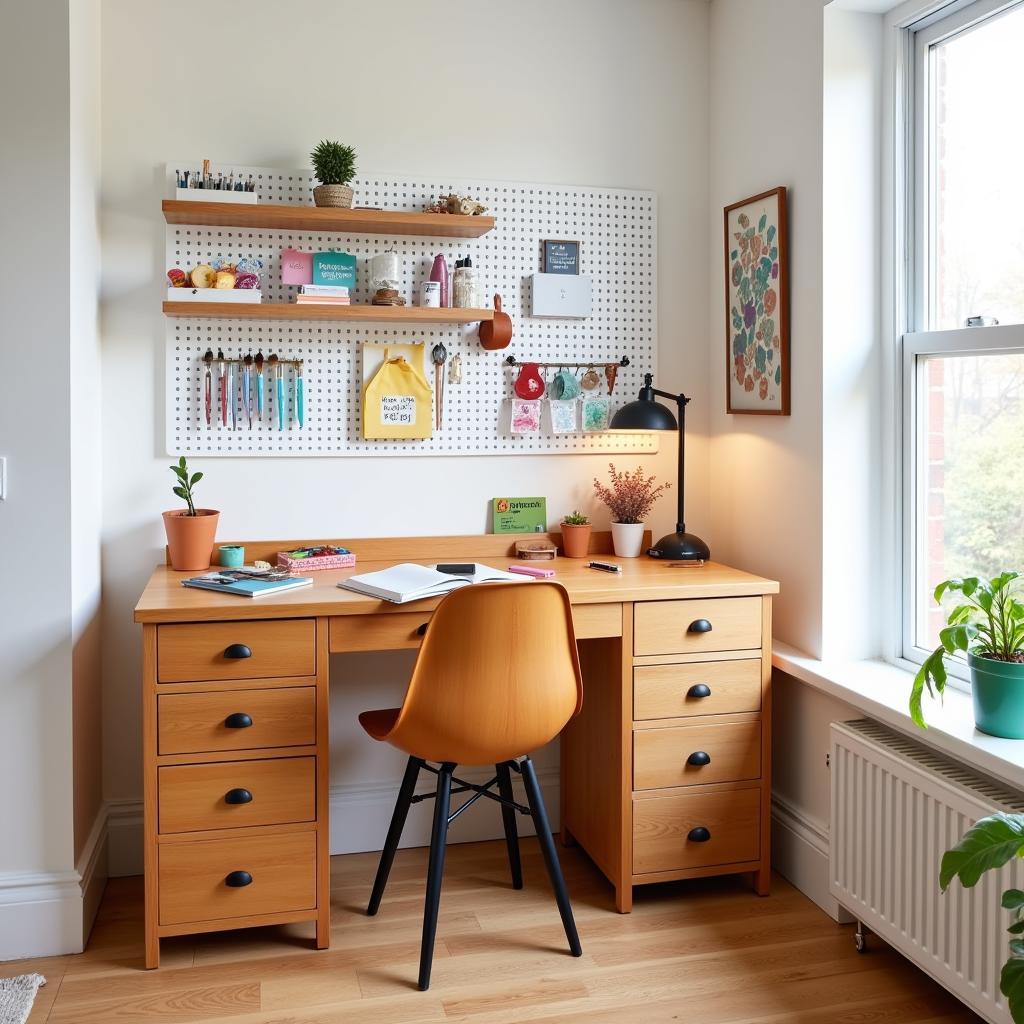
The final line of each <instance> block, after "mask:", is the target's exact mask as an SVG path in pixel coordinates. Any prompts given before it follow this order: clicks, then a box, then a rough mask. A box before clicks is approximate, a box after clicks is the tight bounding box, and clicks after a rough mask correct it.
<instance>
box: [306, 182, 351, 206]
mask: <svg viewBox="0 0 1024 1024" xmlns="http://www.w3.org/2000/svg"><path fill="white" fill-rule="evenodd" d="M352 195H353V193H352V189H350V188H349V187H348V185H317V187H316V188H315V189H313V202H314V203H316V205H317V206H335V207H341V208H342V209H345V210H349V209H351V208H352Z"/></svg>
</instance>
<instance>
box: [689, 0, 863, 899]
mask: <svg viewBox="0 0 1024 1024" xmlns="http://www.w3.org/2000/svg"><path fill="white" fill-rule="evenodd" d="M752 54H764V55H766V59H765V61H760V60H753V59H750V57H751V55H752ZM880 61H881V17H880V16H879V15H867V14H856V13H852V12H849V11H842V10H834V9H832V7H830V6H826V5H824V4H823V3H822V0H786V2H785V3H772V4H766V3H762V2H760V0H714V2H713V3H712V6H711V97H712V99H711V104H712V115H711V175H710V182H711V185H710V218H711V234H710V265H711V272H712V282H711V289H710V295H711V306H710V313H709V316H710V325H711V337H712V339H713V345H712V362H711V387H712V394H715V393H716V389H717V393H719V394H721V390H720V384H721V381H722V380H723V378H724V375H725V331H724V310H723V308H722V298H721V296H722V295H723V293H724V281H723V279H722V273H723V263H724V261H723V258H722V245H723V240H722V223H721V218H722V208H723V207H724V206H725V205H726V204H728V203H731V202H735V201H736V200H739V199H742V198H744V197H745V196H748V195H754V194H756V193H758V192H762V191H765V190H766V189H769V188H773V187H775V186H777V185H785V186H786V188H787V189H788V190H789V192H788V200H789V215H790V221H789V228H790V302H791V307H790V308H791V319H790V325H791V329H790V346H791V367H792V403H791V405H792V415H791V416H789V417H767V416H765V417H758V416H729V415H727V414H726V413H725V408H724V400H718V401H715V402H714V405H713V408H712V411H711V423H710V430H711V446H710V463H709V465H710V475H711V487H710V490H711V505H712V511H713V522H714V530H713V533H712V536H711V546H712V548H713V549H714V551H715V555H716V557H719V558H722V559H723V560H725V561H728V562H732V563H734V564H736V565H740V566H743V567H744V568H747V569H751V570H753V571H755V572H760V573H763V574H764V575H766V576H770V577H772V578H774V579H777V580H779V581H780V583H781V592H780V594H779V596H778V597H777V598H776V599H775V626H774V634H775V636H776V637H777V638H778V639H781V640H783V641H785V642H787V643H789V644H792V645H793V646H795V647H798V648H800V649H802V650H804V651H806V652H808V653H810V654H812V655H815V656H817V657H825V656H827V657H829V658H834V659H843V658H864V657H871V656H877V655H878V654H879V653H880V651H881V647H880V643H881V640H880V629H879V618H880V612H879V610H878V602H877V601H873V600H872V596H873V593H874V590H873V580H872V578H871V576H872V573H873V572H874V571H875V570H876V569H877V564H876V563H875V562H873V561H872V553H874V554H875V555H876V556H877V554H878V552H879V551H880V548H879V546H878V538H879V535H880V531H879V520H880V496H879V490H878V488H879V480H880V476H881V474H880V454H881V452H880V440H879V428H878V420H879V408H878V402H879V392H880V386H879V367H880V359H881V353H880V340H879V284H880V271H879V264H878V252H879V237H880V224H879V212H878V211H879V180H880V152H879V147H880V139H881V132H880V127H879V114H880V103H881V95H880V81H881V66H880ZM766 69H767V71H766ZM766 73H767V75H768V76H769V80H768V81H766V80H765V78H764V76H765V74H766ZM752 93H759V94H761V95H764V96H765V97H767V98H769V99H770V102H769V103H767V104H761V103H750V102H748V100H749V97H750V95H751V94H752ZM747 153H755V154H756V158H755V159H746V158H745V157H744V156H743V154H747ZM872 545H874V546H872ZM773 714H774V722H775V738H774V746H775V759H774V778H773V794H774V798H775V802H776V807H775V815H774V817H775V821H774V828H773V835H774V838H775V846H774V850H773V858H774V861H775V864H776V867H777V868H778V869H779V870H780V871H782V872H783V873H784V874H786V875H787V876H788V877H789V878H790V879H791V880H792V881H794V882H795V883H796V884H797V885H798V886H799V887H800V888H801V889H803V890H804V891H805V892H806V893H807V894H808V895H810V896H811V897H812V898H813V899H815V900H816V902H818V903H819V904H820V905H821V906H822V907H823V908H824V909H826V910H827V911H828V912H829V913H832V914H833V915H836V914H837V906H836V903H835V901H834V900H833V899H832V898H831V897H830V896H829V895H828V879H827V850H828V819H829V786H828V769H827V768H826V764H825V756H826V754H827V752H828V749H829V735H828V728H829V724H830V722H832V721H835V720H843V719H848V718H853V717H858V715H857V712H856V711H855V710H854V709H852V708H849V707H847V706H846V705H844V704H842V703H840V702H838V701H834V700H831V699H830V698H827V697H825V696H823V695H821V694H817V693H814V692H812V691H810V690H809V689H808V688H807V687H805V686H804V685H803V684H801V683H799V682H798V681H796V680H794V679H791V678H789V677H786V676H783V675H781V674H779V673H776V679H775V694H774V711H773Z"/></svg>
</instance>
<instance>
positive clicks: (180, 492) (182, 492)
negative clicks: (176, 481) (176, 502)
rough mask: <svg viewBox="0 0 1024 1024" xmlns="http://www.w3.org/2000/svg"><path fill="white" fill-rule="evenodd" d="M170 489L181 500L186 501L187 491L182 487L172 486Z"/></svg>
mask: <svg viewBox="0 0 1024 1024" xmlns="http://www.w3.org/2000/svg"><path fill="white" fill-rule="evenodd" d="M171 489H172V490H173V491H174V493H175V494H176V495H177V496H178V497H179V498H181V500H182V501H188V492H187V491H186V490H185V488H184V487H173V488H171Z"/></svg>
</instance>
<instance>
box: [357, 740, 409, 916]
mask: <svg viewBox="0 0 1024 1024" xmlns="http://www.w3.org/2000/svg"><path fill="white" fill-rule="evenodd" d="M422 767H423V762H422V761H421V760H420V759H419V758H418V757H410V758H409V761H408V763H407V764H406V766H405V776H404V777H403V778H402V786H401V788H400V789H399V790H398V799H397V800H396V801H395V810H394V813H393V814H392V815H391V825H390V826H389V828H388V837H387V839H385V840H384V849H383V850H381V852H380V863H379V864H378V865H377V877H376V878H375V879H374V880H373V892H372V893H371V894H370V903H369V906H368V907H367V908H366V913H367V914H369V915H370V916H371V917H372V916H373V915H374V914H376V913H377V911H378V910H379V909H380V901H381V897H382V896H383V895H384V887H385V886H386V885H387V884H388V875H389V874H391V865H392V864H393V863H394V861H395V851H396V850H397V849H398V843H399V840H400V839H401V838H402V829H404V828H405V819H406V818H407V817H408V816H409V805H410V804H411V803H412V796H413V793H414V791H415V789H416V779H417V778H418V777H419V774H420V768H422Z"/></svg>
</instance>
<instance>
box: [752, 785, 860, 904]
mask: <svg viewBox="0 0 1024 1024" xmlns="http://www.w3.org/2000/svg"><path fill="white" fill-rule="evenodd" d="M828 853H829V834H828V825H827V824H826V823H825V822H823V821H818V820H817V819H815V818H812V817H810V816H809V815H807V814H805V813H803V812H802V811H801V810H800V809H799V808H797V807H796V806H794V805H793V804H791V803H789V802H788V801H786V800H784V799H783V798H782V797H780V796H778V795H773V797H772V867H773V868H774V869H775V870H776V871H778V873H779V874H780V875H782V876H783V877H784V878H786V879H788V880H789V881H790V882H792V883H793V885H795V886H796V887H797V888H798V889H799V890H800V891H801V892H802V893H803V894H804V895H805V896H807V897H808V898H809V899H811V900H813V901H814V902H815V903H817V905H818V906H819V907H821V909H822V910H824V911H825V913H826V914H828V916H829V917H831V918H832V919H833V920H835V921H838V922H840V924H845V923H847V922H849V921H852V920H853V918H852V917H851V916H850V915H849V914H848V913H847V912H846V911H845V910H844V909H843V908H842V907H841V906H840V905H839V903H838V901H837V900H836V898H835V897H834V896H833V895H832V894H831V893H830V892H829V884H828Z"/></svg>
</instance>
